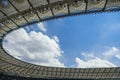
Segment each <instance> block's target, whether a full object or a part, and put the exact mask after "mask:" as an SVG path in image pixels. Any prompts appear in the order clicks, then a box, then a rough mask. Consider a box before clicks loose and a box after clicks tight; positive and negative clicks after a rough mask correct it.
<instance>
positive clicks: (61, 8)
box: [53, 4, 68, 15]
mask: <svg viewBox="0 0 120 80" xmlns="http://www.w3.org/2000/svg"><path fill="white" fill-rule="evenodd" d="M53 13H54V14H55V15H62V14H67V13H68V8H67V4H62V5H58V6H55V7H54V8H53Z"/></svg>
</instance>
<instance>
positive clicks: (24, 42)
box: [3, 24, 64, 67]
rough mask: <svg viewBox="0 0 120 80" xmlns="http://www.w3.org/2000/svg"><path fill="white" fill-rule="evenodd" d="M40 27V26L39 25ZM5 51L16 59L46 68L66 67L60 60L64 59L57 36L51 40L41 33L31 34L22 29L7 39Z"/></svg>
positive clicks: (33, 32)
mask: <svg viewBox="0 0 120 80" xmlns="http://www.w3.org/2000/svg"><path fill="white" fill-rule="evenodd" d="M39 25H40V24H39ZM5 39H6V40H7V41H8V42H7V43H5V42H4V43H3V44H4V45H3V46H4V48H5V50H7V52H9V53H10V54H11V55H13V56H14V57H16V58H18V59H21V60H24V61H27V62H31V63H35V64H40V65H45V66H55V67H64V63H61V62H60V60H59V58H60V57H62V52H63V51H62V50H61V49H60V46H59V44H58V43H57V42H58V41H59V39H58V37H57V36H54V38H50V37H48V36H47V35H45V34H43V33H41V32H35V31H31V32H30V33H29V34H28V33H27V32H26V31H25V30H24V29H23V28H22V29H19V30H16V31H14V32H12V33H10V34H9V35H7V37H6V38H5Z"/></svg>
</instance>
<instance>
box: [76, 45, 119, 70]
mask: <svg viewBox="0 0 120 80" xmlns="http://www.w3.org/2000/svg"><path fill="white" fill-rule="evenodd" d="M119 52H120V50H119V49H118V48H116V47H111V48H110V49H108V50H106V51H104V52H102V53H101V55H102V54H103V55H102V57H101V58H100V57H97V56H95V55H94V54H95V53H86V52H84V53H81V56H82V57H83V58H84V59H81V58H78V57H76V58H75V62H76V65H77V67H79V68H93V67H117V66H116V65H115V64H114V63H112V62H111V61H109V59H110V58H112V57H116V58H117V59H120V53H119Z"/></svg>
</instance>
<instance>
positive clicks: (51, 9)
mask: <svg viewBox="0 0 120 80" xmlns="http://www.w3.org/2000/svg"><path fill="white" fill-rule="evenodd" d="M47 2H48V4H50V2H49V0H47ZM50 10H51V13H52V15H53V16H55V14H54V12H53V10H52V8H51V7H50Z"/></svg>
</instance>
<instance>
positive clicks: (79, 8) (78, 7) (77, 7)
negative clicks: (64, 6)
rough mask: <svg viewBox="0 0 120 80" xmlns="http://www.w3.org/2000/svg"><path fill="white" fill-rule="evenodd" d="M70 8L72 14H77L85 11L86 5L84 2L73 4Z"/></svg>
mask: <svg viewBox="0 0 120 80" xmlns="http://www.w3.org/2000/svg"><path fill="white" fill-rule="evenodd" d="M69 7H70V12H71V13H75V12H81V11H85V7H86V3H85V2H84V0H81V1H77V2H73V3H70V4H69Z"/></svg>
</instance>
